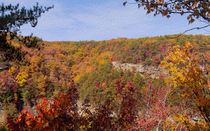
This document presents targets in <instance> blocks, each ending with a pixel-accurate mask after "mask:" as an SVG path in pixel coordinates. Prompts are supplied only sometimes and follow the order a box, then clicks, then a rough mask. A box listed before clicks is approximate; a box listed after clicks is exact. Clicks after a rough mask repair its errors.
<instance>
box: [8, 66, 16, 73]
mask: <svg viewBox="0 0 210 131" xmlns="http://www.w3.org/2000/svg"><path fill="white" fill-rule="evenodd" d="M9 73H10V75H14V74H15V73H16V68H15V67H13V66H12V67H11V68H10V69H9Z"/></svg>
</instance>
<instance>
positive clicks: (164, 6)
mask: <svg viewBox="0 0 210 131" xmlns="http://www.w3.org/2000/svg"><path fill="white" fill-rule="evenodd" d="M126 4H137V5H138V8H140V7H144V9H145V10H146V11H147V14H150V13H153V14H154V16H156V15H162V16H166V17H167V18H170V17H171V15H172V14H179V15H184V14H185V15H187V20H188V21H189V24H190V23H193V22H194V21H195V20H200V21H204V22H205V23H207V24H208V23H209V22H210V9H209V6H210V2H209V1H208V0H134V2H132V3H130V2H128V1H125V2H124V3H123V5H126ZM207 26H210V25H209V24H208V25H206V26H205V27H207Z"/></svg>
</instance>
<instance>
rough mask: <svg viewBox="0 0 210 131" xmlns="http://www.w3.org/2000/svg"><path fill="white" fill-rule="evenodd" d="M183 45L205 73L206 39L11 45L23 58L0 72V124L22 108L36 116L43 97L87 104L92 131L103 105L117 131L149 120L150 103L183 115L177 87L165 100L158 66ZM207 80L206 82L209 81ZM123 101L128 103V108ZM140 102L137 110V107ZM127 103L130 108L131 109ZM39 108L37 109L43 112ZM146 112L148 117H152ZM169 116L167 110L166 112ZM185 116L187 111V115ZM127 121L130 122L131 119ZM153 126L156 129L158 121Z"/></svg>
mask: <svg viewBox="0 0 210 131" xmlns="http://www.w3.org/2000/svg"><path fill="white" fill-rule="evenodd" d="M188 42H189V43H191V44H192V46H193V49H192V50H191V52H192V53H193V52H199V53H200V55H196V58H198V59H199V60H201V63H204V64H206V65H207V72H208V71H209V68H208V67H209V63H210V59H209V58H210V36H204V35H170V36H160V37H151V38H150V37H147V38H138V39H126V38H122V39H113V40H105V41H80V42H71V41H59V42H47V41H44V42H42V41H41V40H39V48H37V47H30V46H27V44H25V45H24V44H21V43H18V42H17V41H12V42H11V43H12V44H11V45H12V46H14V48H17V49H19V51H20V52H21V54H23V56H22V57H23V59H21V60H20V61H14V60H10V61H9V63H11V64H12V65H11V66H12V67H11V68H9V70H7V69H5V70H3V71H2V72H0V77H1V78H2V79H1V80H0V83H1V84H0V102H1V105H2V107H3V111H4V115H3V117H4V118H2V119H4V120H5V118H6V117H7V115H10V116H12V117H13V118H16V117H17V116H18V114H20V112H21V111H22V110H23V109H27V110H28V111H30V113H31V114H33V115H34V116H35V115H37V114H38V112H39V111H38V112H37V110H35V106H36V105H39V104H41V105H42V106H43V107H45V108H47V109H48V106H47V105H48V104H49V103H48V104H47V103H43V102H42V99H43V98H46V99H47V100H49V101H51V102H52V101H53V100H54V99H53V97H58V98H62V100H65V95H64V96H63V94H71V95H72V96H71V97H73V98H74V99H73V98H72V99H71V100H72V101H71V104H70V105H72V106H73V107H74V106H76V107H77V105H76V103H78V101H79V102H80V103H82V104H80V106H79V108H80V109H83V106H81V105H91V107H90V108H91V111H92V110H93V109H94V110H95V111H96V114H94V113H93V114H94V115H93V116H91V115H90V116H89V117H91V120H93V122H92V123H89V125H91V126H92V127H94V126H96V125H94V124H93V123H94V120H95V121H96V120H98V119H96V118H95V117H94V116H97V115H101V114H100V113H99V114H97V111H104V110H103V109H102V108H105V107H106V106H107V105H106V104H107V101H109V102H108V103H109V104H108V105H112V108H111V110H112V111H111V112H112V113H113V112H114V114H115V115H112V116H113V117H114V116H116V117H114V118H113V119H114V120H113V121H112V122H116V121H117V122H118V124H117V125H118V126H119V127H120V129H129V128H131V127H132V126H134V125H135V124H134V123H130V122H133V121H134V116H135V120H136V119H140V116H141V117H144V118H145V119H150V118H146V117H145V116H143V114H144V113H148V112H147V110H149V109H150V108H149V107H148V105H147V104H148V103H149V102H151V100H153V101H157V99H160V100H159V101H164V102H165V104H166V103H167V106H168V108H167V111H168V110H169V108H170V107H173V108H174V109H175V108H179V110H177V113H182V110H181V109H182V108H183V107H181V106H182V105H181V103H180V102H179V101H181V97H180V96H181V95H180V94H179V93H182V92H184V91H183V90H178V89H177V88H176V89H174V90H173V91H174V92H173V93H171V94H170V96H168V94H167V91H168V90H166V89H168V86H167V82H166V81H165V78H166V77H167V76H168V75H169V74H167V73H165V72H164V70H163V69H162V67H161V68H160V63H161V61H163V60H164V58H165V57H166V56H168V52H170V51H171V50H172V49H173V48H172V46H176V45H180V47H181V48H182V47H183V46H184V45H185V43H188ZM13 55H14V56H15V54H13ZM4 61H5V60H4ZM7 62H8V61H7ZM1 63H3V59H2V60H1ZM2 67H3V66H2ZM0 69H1V68H0ZM207 77H208V81H209V78H210V76H209V75H208V76H207ZM171 90H172V89H171ZM134 92H135V93H134ZM158 93H162V94H164V93H165V96H168V99H167V101H166V100H163V99H166V98H165V96H163V95H162V94H158ZM158 95H159V96H160V97H158ZM155 96H156V97H155ZM44 100H45V99H44ZM56 100H57V99H55V101H56ZM77 100H78V101H77ZM189 101H191V100H190V99H186V101H185V102H189ZM126 102H129V104H128V105H127V103H126ZM132 102H135V103H132ZM139 102H140V103H141V104H140V105H139V104H137V103H139ZM182 102H183V101H182ZM58 103H59V102H58ZM61 103H62V102H61ZM64 103H65V102H64ZM152 103H153V102H152ZM168 103H170V105H169V104H168ZM54 104H55V103H54ZM130 104H131V105H133V106H132V108H131V105H130ZM41 105H40V107H39V108H41V109H42V107H41ZM104 105H106V106H104ZM124 105H125V106H124ZM134 105H136V106H134ZM151 105H152V104H151ZM54 106H58V105H54ZM156 106H158V107H159V106H161V105H154V107H152V108H156ZM191 106H195V105H193V104H192V105H191V104H188V105H186V108H190V107H191ZM52 107H53V106H52ZM73 107H71V109H72V108H73ZM134 107H135V109H134ZM84 108H85V107H84ZM106 108H107V107H106ZM124 108H125V110H131V112H129V111H128V112H127V114H129V115H130V116H127V114H126V113H125V114H123V113H124V112H123V110H124ZM11 109H12V110H11ZM58 109H60V107H59V108H58ZM61 109H62V108H61ZM65 109H66V108H65ZM49 110H51V109H49ZM55 110H56V109H55ZM160 110H161V109H160ZM74 111H75V110H73V112H74ZM150 111H151V112H150V113H151V114H152V113H154V112H152V110H150ZM170 111H172V109H171V108H170ZM188 111H189V112H192V110H188ZM134 112H135V113H134ZM59 113H61V112H59ZM74 113H75V112H74ZM103 113H104V112H103ZM109 113H110V112H109ZM136 113H137V114H138V115H137V114H136ZM168 113H169V112H168ZM170 113H171V112H170ZM87 114H88V113H87ZM72 115H73V116H74V115H75V116H77V115H78V114H77V112H76V113H75V114H72ZM102 115H104V114H102ZM123 115H125V116H123ZM173 115H174V114H173ZM131 116H133V117H132V118H130V117H131ZM137 116H138V118H136V117H137ZM42 117H43V116H42ZM162 117H164V118H163V119H164V120H163V121H165V120H166V118H169V116H168V115H167V116H165V115H164V116H162ZM170 117H172V116H170ZM191 117H194V116H191ZM128 118H129V119H128ZM84 119H86V118H84ZM110 119H111V118H110ZM118 119H125V123H126V125H124V124H122V123H123V122H122V123H121V122H119V121H118ZM161 119H162V118H161ZM52 120H54V119H53V118H52ZM167 120H168V119H167ZM84 121H85V120H84ZM161 121H162V120H161ZM173 122H174V121H173ZM83 124H84V123H83ZM86 124H87V125H88V123H86ZM153 124H154V126H155V124H157V121H155V122H154V123H153ZM153 124H151V125H153ZM87 125H85V126H87ZM163 125H164V124H163ZM83 126H84V125H83ZM90 129H91V127H90ZM151 129H152V128H151Z"/></svg>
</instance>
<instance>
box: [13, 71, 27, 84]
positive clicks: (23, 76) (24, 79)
mask: <svg viewBox="0 0 210 131" xmlns="http://www.w3.org/2000/svg"><path fill="white" fill-rule="evenodd" d="M27 79H28V73H26V72H20V73H19V74H18V75H17V77H16V78H15V81H16V82H17V83H18V84H19V86H20V87H22V86H24V84H25V83H26V82H27Z"/></svg>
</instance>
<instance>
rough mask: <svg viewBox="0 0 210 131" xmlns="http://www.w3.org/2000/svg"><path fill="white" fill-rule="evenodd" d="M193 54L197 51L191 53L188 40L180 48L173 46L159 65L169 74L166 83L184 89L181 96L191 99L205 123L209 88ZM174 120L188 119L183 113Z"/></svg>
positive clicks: (200, 65)
mask: <svg viewBox="0 0 210 131" xmlns="http://www.w3.org/2000/svg"><path fill="white" fill-rule="evenodd" d="M194 54H196V55H197V54H199V53H197V52H194V53H192V45H191V44H190V43H188V42H187V43H186V44H185V46H184V47H183V48H182V49H180V47H179V46H174V47H173V48H172V50H171V51H170V52H169V54H168V56H167V57H165V59H164V60H163V61H162V62H161V66H163V67H165V68H166V69H167V70H166V71H167V72H168V74H169V75H168V78H167V79H166V83H167V84H168V85H172V86H173V87H174V88H182V89H184V92H185V93H183V94H181V97H183V98H184V97H189V98H191V99H193V100H194V102H195V103H196V105H197V108H199V111H200V112H201V114H202V116H203V118H204V119H205V121H206V123H208V121H209V120H208V112H207V110H208V109H209V108H210V99H209V97H208V95H207V93H206V92H208V90H209V89H208V82H207V80H208V78H207V76H206V75H205V69H204V67H203V65H202V64H201V63H200V61H199V60H198V59H197V58H196V56H195V55H194ZM205 90H207V91H205ZM174 120H175V121H178V120H179V121H181V122H182V123H189V121H190V120H189V119H187V118H186V116H185V115H180V116H179V117H175V118H174ZM191 125H192V124H191Z"/></svg>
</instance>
